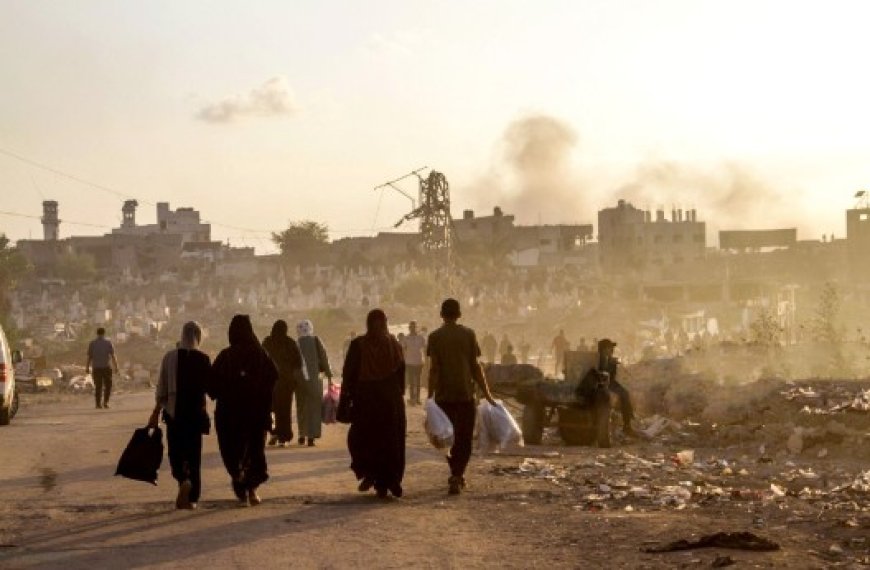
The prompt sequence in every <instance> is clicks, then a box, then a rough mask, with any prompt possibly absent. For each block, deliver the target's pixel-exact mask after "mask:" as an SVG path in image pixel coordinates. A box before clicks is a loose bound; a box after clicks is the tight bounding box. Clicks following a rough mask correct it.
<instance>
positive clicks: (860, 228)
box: [846, 205, 870, 283]
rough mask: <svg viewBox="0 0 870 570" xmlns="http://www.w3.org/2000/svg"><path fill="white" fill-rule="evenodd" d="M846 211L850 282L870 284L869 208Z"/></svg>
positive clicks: (865, 206)
mask: <svg viewBox="0 0 870 570" xmlns="http://www.w3.org/2000/svg"><path fill="white" fill-rule="evenodd" d="M862 206H863V207H858V208H852V209H849V210H846V244H847V250H848V257H849V270H850V275H851V277H852V280H853V281H855V282H859V283H870V263H868V261H870V206H867V205H862Z"/></svg>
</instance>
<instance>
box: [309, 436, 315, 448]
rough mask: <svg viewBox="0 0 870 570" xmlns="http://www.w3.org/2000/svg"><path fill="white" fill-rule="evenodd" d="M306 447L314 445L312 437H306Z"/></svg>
mask: <svg viewBox="0 0 870 570" xmlns="http://www.w3.org/2000/svg"><path fill="white" fill-rule="evenodd" d="M308 447H314V438H313V437H309V438H308Z"/></svg>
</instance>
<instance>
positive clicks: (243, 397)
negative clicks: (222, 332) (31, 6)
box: [208, 315, 278, 506]
mask: <svg viewBox="0 0 870 570" xmlns="http://www.w3.org/2000/svg"><path fill="white" fill-rule="evenodd" d="M228 336H229V341H230V346H229V347H227V348H225V349H223V350H222V351H221V353H220V354H218V357H217V358H216V359H215V361H214V365H213V366H212V381H211V385H210V387H209V391H208V393H209V395H210V396H211V397H212V398H213V399H214V400H217V406H216V407H215V413H214V417H215V427H216V428H217V436H218V446H219V447H220V452H221V459H223V462H224V466H225V467H226V469H227V473H229V475H230V478H231V480H232V485H233V492H234V493H235V494H236V497H237V498H238V499H239V501H240V502H241V503H242V504H245V505H252V506H253V505H259V504H260V502H261V500H260V497H259V496H258V495H257V487H259V486H260V485H261V484H263V483H264V482H266V480H267V479H268V478H269V475H268V473H267V470H266V449H265V448H266V431H267V430H268V429H269V428H270V427H271V423H272V418H271V416H270V412H271V409H272V391H273V389H274V387H275V382H276V380H277V379H278V371H277V370H276V368H275V365H274V364H273V363H272V360H271V359H270V358H269V356H268V355H267V354H266V352H265V351H264V350H263V348H262V347H261V346H260V342H259V341H258V340H257V337H256V335H254V329H253V327H252V326H251V319H250V318H249V317H248V315H236V316H234V317H233V319H232V321H231V322H230V328H229V335H228Z"/></svg>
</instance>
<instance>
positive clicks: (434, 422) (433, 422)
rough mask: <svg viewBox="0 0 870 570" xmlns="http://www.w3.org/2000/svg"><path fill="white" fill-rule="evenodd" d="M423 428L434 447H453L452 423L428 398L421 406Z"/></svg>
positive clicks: (433, 401)
mask: <svg viewBox="0 0 870 570" xmlns="http://www.w3.org/2000/svg"><path fill="white" fill-rule="evenodd" d="M423 412H424V413H425V415H424V416H423V428H424V429H425V430H426V435H427V436H429V443H431V444H432V446H433V447H435V448H436V449H450V448H451V447H453V441H454V436H453V423H452V422H451V421H450V418H448V417H447V414H445V413H444V410H442V409H441V408H440V407H439V406H438V404H436V403H435V400H433V399H432V398H428V399H427V400H426V404H425V405H424V406H423Z"/></svg>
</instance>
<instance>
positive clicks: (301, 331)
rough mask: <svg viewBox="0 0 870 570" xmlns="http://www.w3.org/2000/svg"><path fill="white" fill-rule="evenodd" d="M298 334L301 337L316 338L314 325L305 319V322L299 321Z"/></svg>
mask: <svg viewBox="0 0 870 570" xmlns="http://www.w3.org/2000/svg"><path fill="white" fill-rule="evenodd" d="M296 334H298V335H299V336H300V337H303V336H314V323H312V322H311V321H309V320H308V319H305V320H304V321H299V323H298V324H297V325H296Z"/></svg>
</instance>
